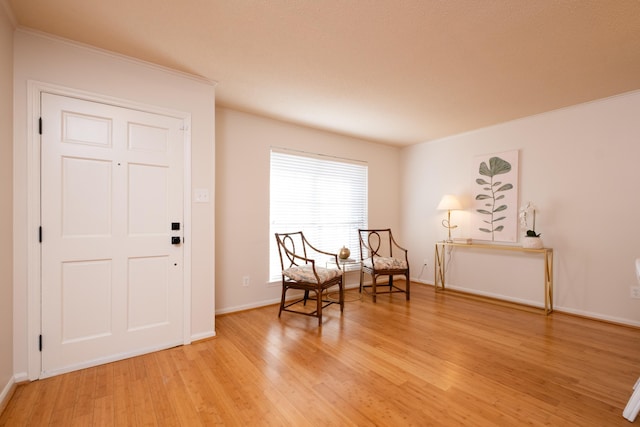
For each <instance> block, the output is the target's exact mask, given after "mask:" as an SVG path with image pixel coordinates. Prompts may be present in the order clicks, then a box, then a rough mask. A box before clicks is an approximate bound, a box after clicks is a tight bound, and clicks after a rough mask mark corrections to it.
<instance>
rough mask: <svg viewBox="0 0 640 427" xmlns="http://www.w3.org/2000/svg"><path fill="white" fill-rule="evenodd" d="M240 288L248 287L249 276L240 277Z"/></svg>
mask: <svg viewBox="0 0 640 427" xmlns="http://www.w3.org/2000/svg"><path fill="white" fill-rule="evenodd" d="M242 286H249V276H242Z"/></svg>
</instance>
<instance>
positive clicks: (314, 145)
mask: <svg viewBox="0 0 640 427" xmlns="http://www.w3.org/2000/svg"><path fill="white" fill-rule="evenodd" d="M271 146H275V147H286V148H291V149H296V150H302V151H309V152H314V153H322V154H327V155H332V156H338V157H343V158H349V159H357V160H364V161H366V162H368V166H369V226H370V227H385V228H386V227H391V228H392V229H394V230H397V234H398V238H399V241H400V242H402V241H403V240H402V239H403V233H402V230H401V228H400V226H401V224H400V193H399V191H398V189H399V188H400V149H399V148H397V147H390V146H386V145H382V144H377V143H371V142H368V141H363V140H360V139H355V138H349V137H346V136H341V135H336V134H332V133H328V132H322V131H319V130H315V129H310V128H305V127H300V126H295V125H292V124H289V123H284V122H280V121H276V120H271V119H267V118H263V117H259V116H255V115H251V114H247V113H241V112H238V111H234V110H229V109H225V108H218V109H217V110H216V187H217V189H216V260H215V261H216V312H218V313H222V312H228V311H234V310H239V309H244V308H250V307H256V306H260V305H264V304H268V303H275V302H277V301H279V298H280V293H281V289H282V288H281V286H280V285H279V284H276V286H268V284H267V281H268V276H269V243H270V239H273V238H274V237H273V236H271V235H270V233H269V156H270V147H271ZM336 191H340V189H339V188H336ZM338 249H339V248H335V250H336V251H337V250H338ZM351 250H352V251H357V248H351ZM243 276H249V277H250V285H249V286H248V287H243V286H242V277H243ZM352 280H353V278H348V281H352Z"/></svg>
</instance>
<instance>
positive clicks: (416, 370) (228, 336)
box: [0, 284, 640, 426]
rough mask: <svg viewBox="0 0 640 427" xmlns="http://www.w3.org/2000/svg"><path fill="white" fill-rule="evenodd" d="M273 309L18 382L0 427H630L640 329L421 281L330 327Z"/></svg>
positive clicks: (332, 311) (336, 317) (356, 304)
mask: <svg viewBox="0 0 640 427" xmlns="http://www.w3.org/2000/svg"><path fill="white" fill-rule="evenodd" d="M354 295H356V296H357V291H349V293H348V298H349V299H353V296H354ZM277 312H278V309H277V306H269V307H264V308H260V309H255V310H249V311H245V312H239V313H233V314H228V315H223V316H219V317H218V318H217V320H216V325H217V327H216V329H217V337H216V338H213V339H210V340H206V341H201V342H198V343H195V344H193V345H189V346H185V347H177V348H173V349H169V350H166V351H161V352H157V353H153V354H149V355H145V356H140V357H136V358H132V359H128V360H124V361H120V362H116V363H110V364H108V365H103V366H99V367H95V368H90V369H84V370H81V371H77V372H73V373H69V374H66V375H60V376H57V377H53V378H48V379H45V380H40V381H35V382H32V383H29V384H24V385H20V386H18V388H17V390H16V392H15V394H14V396H13V398H12V399H11V401H10V402H9V404H8V405H7V407H6V409H5V411H4V412H3V414H2V415H1V416H0V425H2V426H49V425H51V426H54V425H55V426H72V425H78V426H90V425H108V426H126V425H167V426H171V425H183V426H201V425H202V426H210V425H229V426H236V425H237V426H254V425H255V426H261V425H292V426H307V425H311V426H327V425H340V426H349V425H363V426H373V425H378V426H408V425H417V426H456V425H463V426H494V425H498V426H519V425H534V426H537V425H551V426H629V425H632V424H630V423H629V422H628V421H627V420H625V419H624V418H623V417H622V410H623V408H624V406H625V405H626V402H627V400H628V398H629V396H630V395H631V392H632V387H633V384H634V383H635V381H636V380H637V378H638V377H639V376H640V329H636V328H630V327H624V326H618V325H613V324H608V323H604V322H599V321H594V320H588V319H584V318H579V317H574V316H570V315H566V314H562V313H554V314H552V315H551V316H549V317H545V316H544V315H542V314H540V313H532V312H529V311H525V310H519V309H514V308H511V307H504V306H500V305H495V304H491V303H487V302H482V301H476V300H472V299H469V298H464V297H461V296H458V295H455V294H447V293H444V294H443V293H435V292H434V290H433V288H432V287H430V286H425V285H420V284H414V285H413V286H412V294H411V301H410V302H406V301H405V299H404V296H403V295H400V294H396V295H393V296H387V295H383V296H378V302H377V304H373V303H372V302H371V300H370V299H369V298H367V297H366V296H365V297H363V299H362V300H361V301H350V302H347V303H346V306H345V309H344V314H343V315H342V316H340V312H339V308H338V306H336V305H334V306H331V307H330V308H328V309H327V310H326V312H325V316H324V317H325V318H324V320H323V326H322V328H318V326H317V319H315V318H311V317H304V316H299V315H294V314H291V313H283V314H282V318H281V319H280V320H279V319H278V317H277ZM639 423H640V421H636V423H635V424H639Z"/></svg>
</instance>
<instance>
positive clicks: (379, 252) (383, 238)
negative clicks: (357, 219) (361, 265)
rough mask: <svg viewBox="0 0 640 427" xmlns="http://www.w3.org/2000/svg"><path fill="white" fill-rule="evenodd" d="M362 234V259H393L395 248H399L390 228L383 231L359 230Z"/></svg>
mask: <svg viewBox="0 0 640 427" xmlns="http://www.w3.org/2000/svg"><path fill="white" fill-rule="evenodd" d="M358 233H359V234H360V259H361V260H364V259H366V258H371V257H374V256H380V257H392V256H393V249H394V246H395V247H396V248H399V245H398V244H397V243H395V240H394V239H393V234H392V233H391V229H390V228H382V229H369V230H362V229H359V230H358Z"/></svg>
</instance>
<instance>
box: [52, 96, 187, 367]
mask: <svg viewBox="0 0 640 427" xmlns="http://www.w3.org/2000/svg"><path fill="white" fill-rule="evenodd" d="M41 101H42V102H41V105H42V117H43V134H42V171H41V176H42V185H41V194H42V202H41V206H42V227H43V241H42V335H43V351H42V376H50V375H54V374H56V373H61V372H67V371H70V370H74V369H77V368H82V367H86V366H91V365H95V364H99V363H102V362H108V361H112V360H117V359H120V358H124V357H128V356H131V355H135V354H140V353H143V352H146V351H153V350H157V349H160V348H167V347H171V346H174V345H178V344H181V343H182V342H183V330H184V329H183V310H184V300H183V297H184V290H183V264H182V261H183V249H182V245H172V244H171V236H175V235H176V232H171V223H172V222H179V223H182V222H183V206H184V204H183V203H184V201H183V197H184V196H183V180H184V176H183V174H184V169H183V160H184V159H183V151H184V135H183V131H182V130H181V129H182V128H183V121H182V120H181V119H178V118H174V117H168V116H163V115H158V114H152V113H148V112H143V111H138V110H131V109H126V108H122V107H117V106H112V105H106V104H101V103H97V102H91V101H86V100H80V99H76V98H70V97H65V96H60V95H53V94H47V93H43V94H42V100H41Z"/></svg>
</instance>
